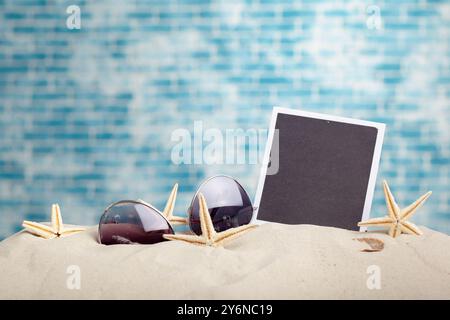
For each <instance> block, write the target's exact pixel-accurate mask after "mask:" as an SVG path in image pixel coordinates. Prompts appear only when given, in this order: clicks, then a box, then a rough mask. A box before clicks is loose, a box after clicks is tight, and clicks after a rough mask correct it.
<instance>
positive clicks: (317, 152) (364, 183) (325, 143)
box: [254, 107, 385, 231]
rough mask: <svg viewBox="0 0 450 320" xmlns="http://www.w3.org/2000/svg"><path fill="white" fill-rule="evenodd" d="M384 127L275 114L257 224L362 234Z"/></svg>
mask: <svg viewBox="0 0 450 320" xmlns="http://www.w3.org/2000/svg"><path fill="white" fill-rule="evenodd" d="M384 131H385V125H384V124H382V123H376V122H370V121H364V120H356V119H350V118H343V117H337V116H332V115H326V114H319V113H312V112H307V111H300V110H295V109H285V108H278V107H276V108H274V109H273V113H272V118H271V122H270V127H269V136H268V140H267V145H266V150H265V154H264V158H263V162H262V168H261V173H260V178H259V183H258V187H257V191H256V196H255V202H254V203H255V207H256V209H255V215H254V222H255V223H263V222H278V223H285V224H313V225H320V226H330V227H337V228H344V229H349V230H360V231H364V230H365V228H359V227H358V226H357V223H358V222H359V221H361V220H365V219H367V218H368V217H369V214H370V207H371V204H372V197H373V192H374V189H375V183H376V177H377V172H378V164H379V161H380V155H381V146H382V143H383V137H384Z"/></svg>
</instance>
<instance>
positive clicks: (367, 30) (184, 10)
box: [0, 0, 450, 238]
mask: <svg viewBox="0 0 450 320" xmlns="http://www.w3.org/2000/svg"><path fill="white" fill-rule="evenodd" d="M69 5H78V6H79V7H80V9H81V29H80V30H77V29H73V30H69V29H68V28H67V27H66V19H67V17H68V14H67V13H66V8H67V7H68V6H69ZM374 8H375V9H374ZM377 8H378V9H379V12H380V19H377V14H376V9H377ZM449 33H450V3H449V2H448V1H436V0H435V1H412V0H401V1H399V0H396V1H376V0H374V1H317V0H314V1H313V0H305V1H268V0H259V1H244V0H240V1H212V0H211V1H200V0H186V1H181V0H180V1H168V0H160V1H143V0H135V1H106V0H103V1H100V0H96V1H93V0H92V1H75V0H73V1H57V0H54V1H51V0H34V1H33V0H24V1H20V0H0V137H1V138H0V238H4V237H6V236H8V235H10V234H12V233H13V232H15V231H17V230H19V229H20V223H21V221H22V220H23V219H25V218H26V219H33V220H48V215H49V210H50V205H51V203H52V202H59V203H60V205H61V207H62V211H63V215H64V218H65V221H66V222H68V223H75V224H96V223H97V221H98V218H99V216H100V214H101V213H102V209H103V208H104V207H105V206H106V205H107V204H109V203H110V202H113V201H114V200H118V199H123V198H143V199H145V200H147V201H149V202H152V203H154V204H155V205H157V206H160V207H162V206H163V205H164V202H165V198H166V196H167V195H168V193H169V191H170V189H171V186H172V184H173V183H174V182H175V181H178V182H179V183H180V185H181V186H180V195H179V197H178V203H177V211H179V212H180V211H183V212H184V211H185V208H186V207H187V206H188V203H189V202H190V200H191V197H192V194H193V192H194V191H195V189H196V187H197V185H198V183H199V182H200V181H201V179H203V178H205V177H207V176H209V175H211V174H214V173H219V172H223V173H227V174H231V175H233V176H236V177H238V178H239V180H240V181H241V182H242V183H243V185H244V186H246V187H247V189H248V190H249V192H250V194H254V192H255V189H256V184H257V180H258V173H259V166H258V165H214V166H212V165H210V166H207V165H174V164H173V163H172V161H171V157H170V156H171V150H172V147H173V146H174V144H175V143H174V142H172V141H171V139H170V138H171V133H172V131H173V130H174V129H176V128H186V129H189V130H192V129H193V125H194V121H199V120H202V121H203V126H204V127H205V128H207V127H209V128H218V129H221V130H223V131H225V130H226V129H236V128H242V129H244V130H245V129H249V128H256V129H264V128H266V127H267V125H268V121H269V117H270V113H271V108H272V107H273V106H274V105H276V106H283V107H294V108H299V109H305V110H310V111H315V112H326V113H332V114H336V115H342V116H348V117H355V118H362V119H367V120H374V121H381V122H385V123H386V124H387V125H388V128H387V133H386V136H385V144H384V149H383V155H382V160H381V169H380V172H379V179H378V180H379V181H378V183H377V190H376V198H375V200H374V204H373V209H372V213H373V215H381V214H384V213H385V208H384V200H383V196H382V192H381V178H387V179H388V180H389V181H390V184H391V188H392V189H393V192H394V193H395V194H396V195H397V198H398V201H399V202H400V203H401V204H408V203H409V202H410V201H413V200H414V199H415V198H417V197H418V196H419V195H420V194H421V193H423V192H425V191H427V190H428V189H431V190H433V191H434V193H433V195H432V198H430V200H429V202H428V203H427V204H426V205H425V206H424V207H423V208H422V209H421V212H420V214H419V215H417V216H416V218H415V221H416V222H418V223H419V224H424V225H427V226H429V227H432V228H434V229H437V230H441V231H443V232H446V233H450V210H449V206H450V197H449V190H450V171H449V168H450V166H449V164H450V133H449V123H450V65H449V61H450V48H449V43H450V41H449V40H450V34H449ZM255 147H256V146H254V145H249V146H244V148H246V150H252V148H255Z"/></svg>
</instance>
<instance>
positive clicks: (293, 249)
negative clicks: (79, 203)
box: [0, 224, 450, 299]
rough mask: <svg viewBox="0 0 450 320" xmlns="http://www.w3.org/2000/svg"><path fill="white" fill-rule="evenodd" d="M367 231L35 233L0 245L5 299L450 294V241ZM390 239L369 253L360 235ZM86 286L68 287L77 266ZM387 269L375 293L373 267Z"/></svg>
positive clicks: (0, 292) (272, 228) (270, 227)
mask: <svg viewBox="0 0 450 320" xmlns="http://www.w3.org/2000/svg"><path fill="white" fill-rule="evenodd" d="M422 229H423V230H424V232H425V235H423V236H420V237H419V236H408V235H402V236H400V237H399V238H397V239H392V238H390V237H388V236H387V235H385V234H380V233H372V234H360V233H357V232H351V231H346V230H341V229H335V228H324V227H317V226H309V225H297V226H286V225H277V224H266V225H263V226H261V227H259V228H257V229H255V230H253V231H251V232H249V233H247V234H245V235H243V236H242V237H240V238H238V239H236V240H234V241H232V242H230V243H228V244H227V245H226V246H225V248H210V247H199V246H195V245H190V244H186V243H182V242H178V241H173V242H164V243H160V244H156V245H115V246H104V245H101V244H99V243H97V240H96V234H97V229H96V228H91V229H89V231H87V232H84V233H80V234H78V235H75V236H72V237H68V238H62V239H53V240H44V239H42V238H38V237H36V236H33V235H31V234H29V233H27V232H21V233H18V234H16V235H14V236H12V237H10V238H8V239H6V240H4V241H3V242H0V268H1V270H0V286H1V289H0V298H1V299H15V298H31V299H38V298H40V299H42V298H44V299H47V298H58V299H59V298H63V299H72V298H75V299H79V298H87V299H98V298H108V299H117V298H133V299H134V298H137V299H144V298H145V299H155V298H156V299H166V298H174V299H184V298H199V299H219V298H225V299H228V298H231V299H245V298H249V299H266V298H270V299H318V298H325V299H352V298H358V299H366V298H384V299H392V298H394V299H395V298H399V299H405V298H418V299H424V298H426V299H428V298H438V299H439V298H441V299H450V237H449V236H447V235H444V234H442V233H438V232H435V231H432V230H429V229H426V228H422ZM363 236H366V237H367V236H373V237H376V238H378V239H382V240H383V241H384V242H385V248H384V250H383V251H382V252H377V253H363V252H360V250H361V249H363V248H366V247H367V244H365V243H361V242H358V241H355V240H353V239H354V238H355V237H363ZM70 265H77V266H79V267H80V270H81V289H80V290H69V289H68V288H67V284H66V281H67V278H68V277H69V275H68V274H67V273H66V270H67V268H68V266H70ZM371 265H377V266H379V267H380V271H381V278H380V279H381V282H380V283H381V289H380V290H376V289H373V290H369V289H368V288H367V285H366V281H367V279H368V277H369V276H370V275H369V274H367V268H368V267H369V266H371Z"/></svg>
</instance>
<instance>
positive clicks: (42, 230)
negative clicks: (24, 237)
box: [22, 221, 56, 239]
mask: <svg viewBox="0 0 450 320" xmlns="http://www.w3.org/2000/svg"><path fill="white" fill-rule="evenodd" d="M22 226H23V227H24V228H25V229H26V230H27V231H29V232H31V233H33V234H35V235H38V236H40V237H42V238H45V239H52V238H55V237H56V234H55V232H54V231H53V229H52V228H51V227H49V226H46V225H44V224H40V223H37V222H32V221H24V222H23V223H22Z"/></svg>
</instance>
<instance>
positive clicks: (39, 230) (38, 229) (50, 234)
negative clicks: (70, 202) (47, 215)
mask: <svg viewBox="0 0 450 320" xmlns="http://www.w3.org/2000/svg"><path fill="white" fill-rule="evenodd" d="M51 219H52V223H51V226H47V225H45V224H41V223H37V222H32V221H24V222H23V223H22V226H23V227H24V228H25V229H26V230H27V231H29V232H31V233H33V234H35V235H37V236H40V237H42V238H45V239H53V238H60V237H67V236H70V235H73V234H75V233H78V232H82V231H84V230H86V228H83V227H76V228H65V227H64V224H63V221H62V217H61V210H60V209H59V205H58V204H53V205H52V218H51Z"/></svg>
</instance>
